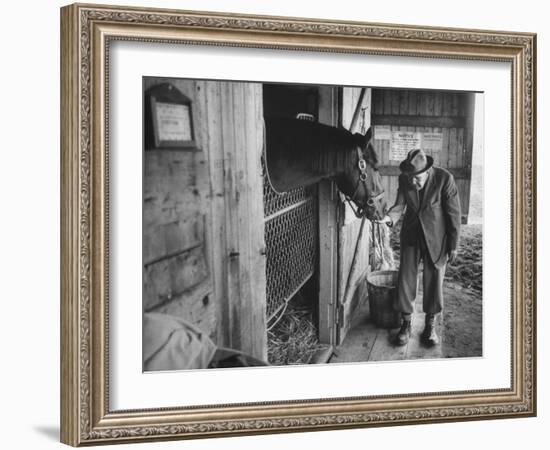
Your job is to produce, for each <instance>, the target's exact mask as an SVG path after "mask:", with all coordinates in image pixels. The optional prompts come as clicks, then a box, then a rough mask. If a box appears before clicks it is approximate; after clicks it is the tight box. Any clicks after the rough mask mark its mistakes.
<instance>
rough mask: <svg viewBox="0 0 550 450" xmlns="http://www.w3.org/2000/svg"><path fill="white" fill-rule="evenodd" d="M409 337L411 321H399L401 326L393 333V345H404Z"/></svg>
mask: <svg viewBox="0 0 550 450" xmlns="http://www.w3.org/2000/svg"><path fill="white" fill-rule="evenodd" d="M410 337H411V321H410V320H403V322H402V323H401V328H400V329H399V331H398V332H397V334H396V335H395V339H394V343H395V345H405V344H407V342H409V338H410Z"/></svg>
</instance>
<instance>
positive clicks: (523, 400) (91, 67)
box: [61, 4, 536, 446]
mask: <svg viewBox="0 0 550 450" xmlns="http://www.w3.org/2000/svg"><path fill="white" fill-rule="evenodd" d="M119 41H134V42H147V43H157V44H161V45H174V44H182V45H189V46H192V45H209V46H215V47H221V48H228V47H237V48H251V49H266V50H284V51H292V52H296V54H298V55H299V54H300V52H313V53H334V54H355V55H359V56H360V55H382V56H388V57H395V58H400V57H412V58H434V59H438V60H463V61H472V62H475V61H494V62H504V63H508V64H509V65H510V67H511V81H512V82H511V85H510V95H511V100H512V105H511V112H512V114H511V117H510V124H511V139H510V141H511V149H509V151H508V152H506V151H504V150H502V151H501V154H507V155H511V174H510V179H511V183H510V185H509V189H510V192H511V205H510V210H511V213H510V217H511V224H510V241H511V268H510V274H511V275H510V276H511V289H510V291H511V298H510V330H511V331H510V336H511V342H510V365H509V377H510V380H511V382H510V385H509V386H508V387H505V388H503V387H501V386H499V387H498V388H494V389H491V388H488V389H476V390H450V391H438V392H423V393H418V392H407V393H394V394H391V393H390V394H388V395H369V396H365V395H362V394H361V393H359V392H358V393H357V395H356V396H351V397H345V398H342V397H335V398H308V399H295V398H286V399H285V400H281V401H266V400H265V399H262V398H258V399H257V401H255V402H246V401H237V402H233V403H230V404H228V403H225V404H224V403H223V402H219V403H218V404H208V405H196V404H181V405H177V406H176V407H173V406H165V405H158V407H155V408H139V409H121V410H119V409H113V407H112V405H111V402H110V397H111V395H112V392H111V390H110V385H109V381H110V372H109V366H110V361H111V360H110V358H112V355H110V352H109V349H110V346H109V339H110V334H109V323H110V322H109V306H110V305H109V286H110V283H111V282H112V280H111V279H110V271H109V258H110V257H111V256H112V255H110V251H111V246H110V242H109V226H110V223H109V217H110V214H109V208H110V203H109V186H110V183H111V182H112V181H113V180H112V179H111V178H110V177H111V176H113V173H110V172H109V167H110V166H109V158H110V152H109V133H110V131H112V130H110V122H109V117H110V115H109V113H110V110H109V94H110V91H109V89H110V84H109V82H110V80H109V70H110V64H111V63H112V62H113V61H112V60H110V48H111V45H112V44H113V43H114V42H119ZM215 75H216V74H212V76H213V77H215ZM535 89H536V35H534V34H530V33H515V32H514V33H512V32H503V31H485V30H466V29H445V28H430V27H420V26H409V25H385V24H374V23H359V22H346V23H343V22H335V21H327V20H315V19H305V18H285V17H260V16H250V15H240V14H227V13H223V14H222V13H211V12H195V11H173V10H158V9H140V8H130V7H115V6H98V5H85V4H75V5H70V6H67V7H64V8H62V10H61V205H62V206H61V237H62V239H61V242H62V244H61V441H62V442H64V443H66V444H70V445H73V446H80V445H94V444H108V443H122V442H138V441H147V440H163V439H194V438H201V437H202V438H204V437H216V436H231V435H246V434H264V433H276V432H298V431H313V430H327V429H341V428H352V427H368V426H383V425H402V424H421V423H430V422H432V423H433V422H447V421H458V420H475V419H496V418H505V417H529V416H534V415H535V414H536V206H535V205H536V185H535V184H536V162H535V161H536V158H535V151H536V110H535V106H536V105H535V98H536V95H535ZM137 95H141V92H139V93H137ZM487 120H491V119H490V118H487ZM489 270H490V269H489ZM136 283H139V280H136ZM488 288H489V289H490V286H488ZM137 307H138V308H139V309H140V310H141V305H140V304H138V305H137ZM486 319H487V320H490V318H486ZM259 370H263V369H259ZM285 370H293V369H292V368H288V369H285ZM507 375H508V374H507ZM151 376H154V375H151ZM181 376H185V374H184V373H182V374H181ZM222 376H223V374H222Z"/></svg>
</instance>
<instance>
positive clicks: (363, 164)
mask: <svg viewBox="0 0 550 450" xmlns="http://www.w3.org/2000/svg"><path fill="white" fill-rule="evenodd" d="M356 150H357V167H358V168H359V178H358V179H357V184H356V185H355V190H354V191H353V194H352V196H351V197H348V196H346V201H347V202H348V204H349V205H350V208H351V209H352V211H353V213H354V214H355V216H356V217H358V218H361V217H364V216H365V215H366V211H367V208H368V207H369V206H373V205H374V201H375V200H377V199H379V198H380V197H382V196H383V195H384V190H382V191H380V192H379V193H378V194H374V195H369V196H368V199H367V204H366V205H359V204H358V203H357V201H356V200H355V196H356V195H357V191H358V190H359V186H360V185H361V183H362V184H363V188H364V189H365V192H367V193H368V192H369V188H368V187H367V179H368V174H367V161H365V158H364V155H363V152H362V151H361V149H360V148H359V147H356ZM352 202H353V203H355V204H356V205H357V208H354V207H353V204H352Z"/></svg>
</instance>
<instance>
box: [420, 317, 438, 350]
mask: <svg viewBox="0 0 550 450" xmlns="http://www.w3.org/2000/svg"><path fill="white" fill-rule="evenodd" d="M422 342H424V344H426V345H427V346H429V347H433V346H435V345H439V336H438V335H437V333H436V331H435V315H434V314H426V324H425V326H424V331H423V332H422Z"/></svg>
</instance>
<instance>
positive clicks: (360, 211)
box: [336, 128, 387, 220]
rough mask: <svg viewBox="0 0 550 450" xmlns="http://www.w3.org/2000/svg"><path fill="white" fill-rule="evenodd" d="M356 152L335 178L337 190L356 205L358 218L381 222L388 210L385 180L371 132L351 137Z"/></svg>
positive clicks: (355, 209) (353, 152)
mask: <svg viewBox="0 0 550 450" xmlns="http://www.w3.org/2000/svg"><path fill="white" fill-rule="evenodd" d="M352 136H353V140H354V142H355V146H354V147H355V151H352V155H350V160H351V163H350V164H347V165H346V168H345V171H344V172H343V173H341V174H340V175H339V176H338V177H337V178H336V185H337V186H338V189H339V190H340V191H341V192H342V193H343V194H344V195H345V196H346V197H347V199H348V200H349V201H350V202H352V203H353V204H354V205H355V208H354V211H355V213H356V215H357V216H358V217H361V216H363V215H364V216H366V217H367V218H368V219H369V220H379V219H382V218H383V217H384V215H385V214H386V210H387V203H386V198H385V196H384V188H383V185H382V177H381V176H380V172H379V171H378V156H377V155H376V151H375V150H374V147H373V146H372V142H371V140H372V129H371V128H369V129H368V130H367V132H366V133H365V134H364V135H362V134H359V133H355V134H353V135H352Z"/></svg>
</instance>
